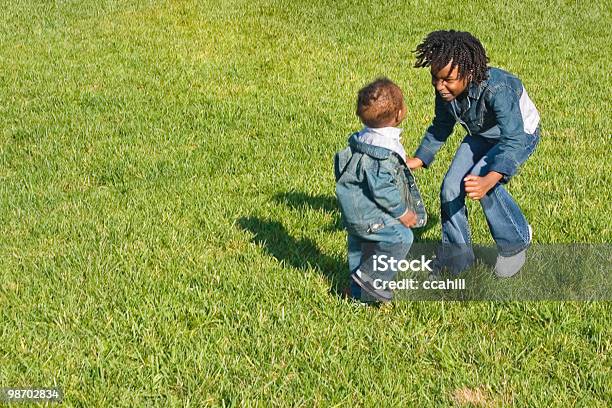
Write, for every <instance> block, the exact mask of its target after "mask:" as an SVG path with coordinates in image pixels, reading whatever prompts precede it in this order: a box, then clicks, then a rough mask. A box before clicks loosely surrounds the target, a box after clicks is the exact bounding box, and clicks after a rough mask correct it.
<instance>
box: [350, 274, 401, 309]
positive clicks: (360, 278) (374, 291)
mask: <svg viewBox="0 0 612 408" xmlns="http://www.w3.org/2000/svg"><path fill="white" fill-rule="evenodd" d="M351 279H352V280H353V281H355V283H356V284H358V285H359V286H360V287H361V289H363V290H365V291H366V293H367V294H369V295H370V296H372V297H374V298H375V299H376V300H378V301H379V302H390V301H391V300H392V299H393V292H392V291H391V290H390V289H386V288H385V289H382V288H377V287H376V286H375V285H374V280H373V279H372V277H371V276H370V275H368V274H366V273H364V272H362V271H360V270H359V269H357V270H356V271H355V272H354V273H353V274H351Z"/></svg>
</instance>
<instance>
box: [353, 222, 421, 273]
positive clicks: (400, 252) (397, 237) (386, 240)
mask: <svg viewBox="0 0 612 408" xmlns="http://www.w3.org/2000/svg"><path fill="white" fill-rule="evenodd" d="M413 240H414V235H413V234H412V230H411V229H410V228H407V227H405V226H403V225H401V224H393V225H388V226H386V227H385V228H383V229H381V230H380V231H377V232H375V233H372V234H368V235H367V241H365V242H364V244H363V246H362V251H363V255H364V256H363V259H362V262H361V265H359V269H360V270H361V271H362V272H365V273H366V274H368V275H369V276H371V277H372V278H373V279H381V280H383V281H389V280H393V279H395V277H396V276H397V272H398V271H397V269H396V270H393V268H392V267H390V266H389V267H383V266H382V263H381V262H378V261H376V262H375V259H378V260H384V258H381V257H383V256H386V257H387V260H390V259H391V258H394V259H395V260H397V261H400V260H402V259H406V255H408V251H409V250H410V247H411V246H412V241H413ZM375 257H376V258H375ZM377 266H378V267H377Z"/></svg>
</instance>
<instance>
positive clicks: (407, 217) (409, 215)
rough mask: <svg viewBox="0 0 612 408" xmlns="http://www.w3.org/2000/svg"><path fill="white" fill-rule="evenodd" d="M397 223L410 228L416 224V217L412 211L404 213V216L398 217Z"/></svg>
mask: <svg viewBox="0 0 612 408" xmlns="http://www.w3.org/2000/svg"><path fill="white" fill-rule="evenodd" d="M399 222H401V223H402V225H404V226H405V227H408V228H412V227H414V226H415V225H416V223H417V215H416V213H415V212H414V211H406V212H405V213H404V215H402V216H401V217H399Z"/></svg>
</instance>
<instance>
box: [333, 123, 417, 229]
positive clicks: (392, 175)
mask: <svg viewBox="0 0 612 408" xmlns="http://www.w3.org/2000/svg"><path fill="white" fill-rule="evenodd" d="M357 136H358V133H354V134H352V135H351V137H350V138H349V147H347V148H346V149H344V150H342V151H340V152H338V153H336V155H335V157H334V173H335V177H336V197H337V198H338V204H339V205H340V210H341V213H342V222H343V223H344V226H345V228H346V229H347V230H348V232H349V233H356V234H364V233H375V232H376V231H378V230H380V229H382V228H384V227H385V226H387V225H392V224H398V223H399V220H398V218H399V217H401V216H402V215H403V214H404V213H405V212H406V210H411V211H414V212H415V213H416V214H417V224H416V227H422V226H424V225H425V224H426V222H427V214H426V212H425V206H424V204H423V200H422V199H421V195H420V193H419V190H418V188H417V185H416V182H415V180H414V177H413V175H412V173H411V172H410V170H409V169H408V167H407V166H406V164H405V163H404V160H403V159H402V158H400V157H399V155H398V154H397V153H395V152H393V151H391V150H389V149H386V148H384V147H378V146H373V145H370V144H366V143H362V142H360V141H359V140H358V139H357Z"/></svg>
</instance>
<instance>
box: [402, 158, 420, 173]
mask: <svg viewBox="0 0 612 408" xmlns="http://www.w3.org/2000/svg"><path fill="white" fill-rule="evenodd" d="M406 164H407V165H408V168H409V169H410V170H415V169H419V168H421V167H423V161H422V160H421V159H419V158H418V157H409V158H408V159H406Z"/></svg>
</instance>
